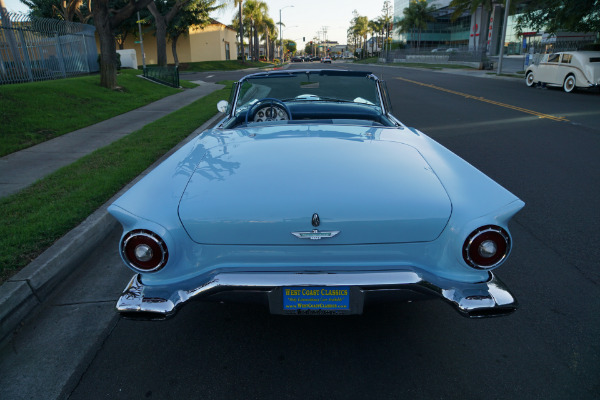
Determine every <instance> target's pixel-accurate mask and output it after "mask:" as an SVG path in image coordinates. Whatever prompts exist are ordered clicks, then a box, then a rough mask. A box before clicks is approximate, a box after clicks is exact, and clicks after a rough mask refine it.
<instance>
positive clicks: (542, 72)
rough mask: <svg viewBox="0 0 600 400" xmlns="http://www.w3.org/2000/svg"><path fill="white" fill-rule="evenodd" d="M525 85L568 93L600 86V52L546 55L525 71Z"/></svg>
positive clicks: (570, 52) (571, 52)
mask: <svg viewBox="0 0 600 400" xmlns="http://www.w3.org/2000/svg"><path fill="white" fill-rule="evenodd" d="M525 83H527V86H530V87H531V86H534V85H536V84H538V83H541V84H546V85H548V86H558V87H561V86H562V88H563V90H564V91H565V92H567V93H570V92H572V91H573V90H575V89H576V88H590V87H599V86H600V51H568V52H560V53H552V54H545V55H544V56H543V57H542V59H541V61H540V62H539V63H538V64H532V65H530V66H529V67H528V68H527V70H526V71H525Z"/></svg>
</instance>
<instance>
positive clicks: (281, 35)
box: [279, 6, 294, 62]
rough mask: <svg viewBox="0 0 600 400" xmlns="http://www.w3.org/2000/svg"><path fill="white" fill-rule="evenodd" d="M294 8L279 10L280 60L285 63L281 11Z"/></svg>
mask: <svg viewBox="0 0 600 400" xmlns="http://www.w3.org/2000/svg"><path fill="white" fill-rule="evenodd" d="M288 7H294V6H285V7H283V8H280V9H279V59H280V60H281V62H283V29H281V10H283V9H285V8H288Z"/></svg>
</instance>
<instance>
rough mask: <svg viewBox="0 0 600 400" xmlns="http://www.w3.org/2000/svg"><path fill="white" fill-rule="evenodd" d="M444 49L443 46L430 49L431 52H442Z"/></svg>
mask: <svg viewBox="0 0 600 400" xmlns="http://www.w3.org/2000/svg"><path fill="white" fill-rule="evenodd" d="M444 51H446V48H443V47H440V48H437V49H433V50H431V52H432V53H440V52H444Z"/></svg>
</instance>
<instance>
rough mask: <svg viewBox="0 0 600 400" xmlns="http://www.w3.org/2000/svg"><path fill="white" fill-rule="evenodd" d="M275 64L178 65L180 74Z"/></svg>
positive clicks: (212, 62)
mask: <svg viewBox="0 0 600 400" xmlns="http://www.w3.org/2000/svg"><path fill="white" fill-rule="evenodd" d="M273 66H275V64H273V63H268V62H263V61H259V62H255V61H246V62H244V63H243V64H242V62H241V61H238V60H228V61H202V62H193V63H182V64H180V65H179V71H182V72H203V71H235V70H238V69H245V68H267V67H273Z"/></svg>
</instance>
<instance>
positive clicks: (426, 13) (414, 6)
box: [398, 0, 435, 49]
mask: <svg viewBox="0 0 600 400" xmlns="http://www.w3.org/2000/svg"><path fill="white" fill-rule="evenodd" d="M434 11H435V6H433V5H430V4H427V0H412V1H411V2H410V3H409V5H408V7H406V8H405V9H404V10H402V14H403V15H404V17H403V18H402V19H401V20H400V21H399V23H400V26H399V27H398V29H399V30H400V32H410V31H412V32H413V36H414V32H415V30H418V31H419V36H418V39H417V49H418V48H419V47H420V46H421V31H422V30H423V29H426V28H427V22H429V21H433V20H434V18H433V17H432V16H431V13H433V12H434ZM413 41H414V37H413Z"/></svg>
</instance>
